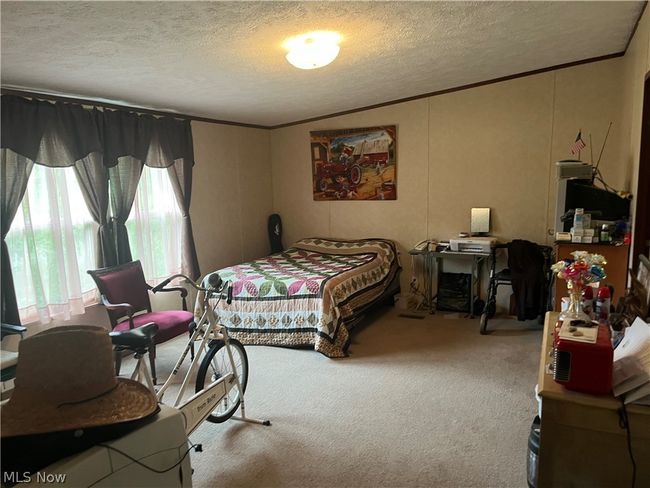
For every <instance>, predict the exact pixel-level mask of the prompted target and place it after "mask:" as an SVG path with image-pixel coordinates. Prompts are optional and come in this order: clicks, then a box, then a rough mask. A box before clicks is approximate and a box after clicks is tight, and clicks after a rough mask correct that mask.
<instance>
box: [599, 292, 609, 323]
mask: <svg viewBox="0 0 650 488" xmlns="http://www.w3.org/2000/svg"><path fill="white" fill-rule="evenodd" d="M610 305H611V294H610V293H609V288H608V287H606V286H601V287H600V288H598V295H597V297H596V319H597V320H598V321H599V322H607V320H608V319H609V307H610Z"/></svg>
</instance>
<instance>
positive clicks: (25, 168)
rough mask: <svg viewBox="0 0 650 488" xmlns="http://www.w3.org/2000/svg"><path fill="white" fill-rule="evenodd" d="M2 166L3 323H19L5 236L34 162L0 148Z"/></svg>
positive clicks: (0, 175)
mask: <svg viewBox="0 0 650 488" xmlns="http://www.w3.org/2000/svg"><path fill="white" fill-rule="evenodd" d="M0 152H1V153H2V154H1V156H0V157H1V158H2V167H1V168H0V178H1V181H2V185H1V190H0V193H1V197H0V199H1V201H0V226H2V283H1V284H2V290H1V292H2V322H3V323H6V324H15V325H20V317H19V316H18V303H17V302H16V290H15V289H14V278H13V275H12V274H11V262H10V261H9V250H8V249H7V243H6V242H5V237H7V233H8V232H9V228H10V227H11V223H12V222H13V220H14V217H15V216H16V211H17V210H18V207H19V206H20V202H21V201H22V199H23V195H24V194H25V190H26V189H27V181H28V180H29V175H30V173H31V172H32V167H33V165H34V163H33V162H32V161H30V160H29V159H27V158H26V157H25V156H21V155H20V154H16V153H15V152H13V151H12V150H10V149H2V150H1V151H0Z"/></svg>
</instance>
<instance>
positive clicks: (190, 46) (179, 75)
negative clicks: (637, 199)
mask: <svg viewBox="0 0 650 488" xmlns="http://www.w3.org/2000/svg"><path fill="white" fill-rule="evenodd" d="M642 5H643V2H88V3H86V2H7V1H3V2H2V3H1V4H0V8H1V14H2V44H1V54H2V84H3V86H4V87H7V88H10V87H14V88H18V87H20V88H25V89H31V90H34V91H42V92H53V93H59V94H67V95H70V96H75V97H80V98H95V99H101V100H105V101H106V100H109V101H112V102H114V103H123V104H128V105H133V106H140V107H148V108H154V109H159V110H171V111H177V112H180V113H186V114H191V115H196V116H203V117H211V118H216V119H221V120H231V121H237V122H245V123H253V124H262V125H277V124H282V123H286V122H291V121H296V120H301V119H306V118H309V117H315V116H319V115H325V114H329V113H334V112H340V111H344V110H350V109H354V108H357V107H363V106H368V105H372V104H376V103H381V102H386V101H390V100H396V99H400V98H405V97H410V96H415V95H419V94H423V93H428V92H432V91H436V90H442V89H445V88H450V87H455V86H460V85H465V84H468V83H474V82H479V81H483V80H489V79H493V78H497V77H501V76H507V75H511V74H515V73H520V72H524V71H529V70H534V69H538V68H545V67H548V66H553V65H557V64H562V63H568V62H571V61H577V60H582V59H585V58H591V57H595V56H601V55H606V54H611V53H617V52H621V51H623V50H624V49H625V45H626V42H627V40H628V38H629V36H630V32H631V31H632V28H633V26H634V23H635V22H636V20H637V18H638V16H639V13H640V11H641V8H642ZM311 30H336V31H338V32H339V33H340V34H341V35H342V36H343V41H342V43H341V53H340V55H339V57H338V58H337V59H336V60H335V61H334V62H333V63H332V64H331V65H329V66H326V67H325V68H321V69H317V70H310V71H302V70H298V69H296V68H294V67H292V66H291V65H289V64H288V63H287V61H286V60H285V58H284V55H285V52H284V50H283V48H282V42H283V41H284V40H285V39H286V38H287V37H290V36H294V35H297V34H301V33H304V32H307V31H311Z"/></svg>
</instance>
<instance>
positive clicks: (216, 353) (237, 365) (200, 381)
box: [196, 339, 248, 424]
mask: <svg viewBox="0 0 650 488" xmlns="http://www.w3.org/2000/svg"><path fill="white" fill-rule="evenodd" d="M229 343H230V352H231V353H232V359H233V362H232V363H231V362H230V357H229V356H228V348H227V347H226V343H225V342H224V341H212V342H211V343H210V347H209V348H208V351H207V352H206V354H205V357H204V358H203V360H202V361H201V365H200V366H199V371H198V373H197V375H196V392H199V391H201V390H203V387H204V386H205V385H206V384H208V385H209V384H210V383H212V382H214V381H216V380H218V379H219V378H221V377H223V376H224V375H226V374H228V373H234V374H235V376H236V377H237V378H239V384H240V385H241V388H242V392H245V391H246V385H247V384H248V356H247V355H246V350H245V349H244V346H243V345H242V343H241V342H239V341H238V340H236V339H230V341H229ZM233 363H234V370H233ZM240 403H241V393H240V391H239V388H237V385H235V386H233V387H232V389H231V390H230V391H229V392H228V394H227V395H226V396H225V397H224V399H223V400H221V402H219V404H218V405H217V408H216V409H215V410H214V411H213V412H212V413H211V414H210V415H209V416H208V418H207V419H206V420H208V421H210V422H215V423H218V424H219V423H221V422H225V421H226V420H228V419H229V418H230V417H232V416H233V414H234V413H235V412H236V411H237V409H238V408H239V404H240Z"/></svg>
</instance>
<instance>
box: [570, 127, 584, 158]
mask: <svg viewBox="0 0 650 488" xmlns="http://www.w3.org/2000/svg"><path fill="white" fill-rule="evenodd" d="M585 147H587V145H586V144H585V141H583V140H582V131H578V135H577V136H576V141H575V142H574V143H573V145H572V146H571V154H579V153H580V151H582V150H583V149H584V148H585Z"/></svg>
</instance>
